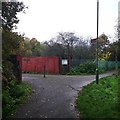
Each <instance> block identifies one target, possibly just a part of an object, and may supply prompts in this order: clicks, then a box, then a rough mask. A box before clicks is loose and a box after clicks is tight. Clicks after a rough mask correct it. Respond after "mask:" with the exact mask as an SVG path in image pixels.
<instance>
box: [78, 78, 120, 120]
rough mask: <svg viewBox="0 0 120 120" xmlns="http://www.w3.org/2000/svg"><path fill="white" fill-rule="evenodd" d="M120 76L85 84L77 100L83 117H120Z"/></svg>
mask: <svg viewBox="0 0 120 120" xmlns="http://www.w3.org/2000/svg"><path fill="white" fill-rule="evenodd" d="M118 80H120V76H118V77H117V78H116V76H110V77H105V78H102V79H100V83H99V84H98V85H97V84H96V83H95V82H93V83H91V84H89V85H87V86H85V87H84V88H83V90H82V91H81V92H80V93H79V95H78V98H77V100H76V104H77V108H78V110H79V111H80V117H81V118H86V119H88V118H92V119H93V118H96V120H97V118H119V117H120V112H119V109H118V106H119V104H118V103H119V102H118V100H119V97H118V95H119V90H118V85H120V83H118Z"/></svg>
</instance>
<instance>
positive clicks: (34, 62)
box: [22, 56, 60, 74]
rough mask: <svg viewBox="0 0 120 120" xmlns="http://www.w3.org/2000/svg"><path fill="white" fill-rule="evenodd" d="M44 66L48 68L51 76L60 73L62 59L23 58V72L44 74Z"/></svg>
mask: <svg viewBox="0 0 120 120" xmlns="http://www.w3.org/2000/svg"><path fill="white" fill-rule="evenodd" d="M44 65H45V66H46V72H47V73H50V74H59V73H60V59H59V57H57V56H51V57H23V58H22V71H32V72H38V73H43V72H44Z"/></svg>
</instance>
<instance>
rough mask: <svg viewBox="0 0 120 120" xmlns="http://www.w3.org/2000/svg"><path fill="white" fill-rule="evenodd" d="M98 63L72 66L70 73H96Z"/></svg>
mask: <svg viewBox="0 0 120 120" xmlns="http://www.w3.org/2000/svg"><path fill="white" fill-rule="evenodd" d="M95 70H96V65H95V63H93V62H86V63H83V64H80V65H79V67H75V68H72V69H71V70H70V72H69V73H68V75H81V74H95Z"/></svg>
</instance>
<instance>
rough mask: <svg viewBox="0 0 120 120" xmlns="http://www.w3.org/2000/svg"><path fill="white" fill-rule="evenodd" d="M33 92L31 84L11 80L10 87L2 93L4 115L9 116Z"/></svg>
mask: <svg viewBox="0 0 120 120" xmlns="http://www.w3.org/2000/svg"><path fill="white" fill-rule="evenodd" d="M31 93H32V89H31V86H30V85H28V84H27V83H25V82H23V83H21V84H17V82H16V81H14V80H13V81H11V82H9V84H8V87H7V88H6V89H5V90H3V93H2V108H3V110H2V112H3V117H7V116H9V115H10V114H11V113H12V112H13V111H14V110H15V109H16V108H17V106H18V105H19V104H21V103H23V102H25V100H26V98H27V97H28V96H29V95H30V94H31Z"/></svg>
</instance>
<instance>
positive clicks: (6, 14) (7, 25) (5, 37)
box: [1, 2, 25, 86]
mask: <svg viewBox="0 0 120 120" xmlns="http://www.w3.org/2000/svg"><path fill="white" fill-rule="evenodd" d="M24 9H25V6H24V4H23V3H22V2H2V13H1V19H2V28H1V29H2V55H3V56H2V69H3V71H2V75H3V76H2V77H3V82H2V83H3V86H4V85H6V83H7V82H8V81H10V80H12V79H14V78H13V71H12V66H13V64H12V63H11V62H10V61H9V58H10V55H12V54H16V53H17V52H19V44H20V41H21V39H23V38H22V36H21V35H18V33H15V32H12V30H13V29H14V28H15V26H16V24H17V23H18V22H19V19H18V17H17V13H18V12H21V11H24Z"/></svg>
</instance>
